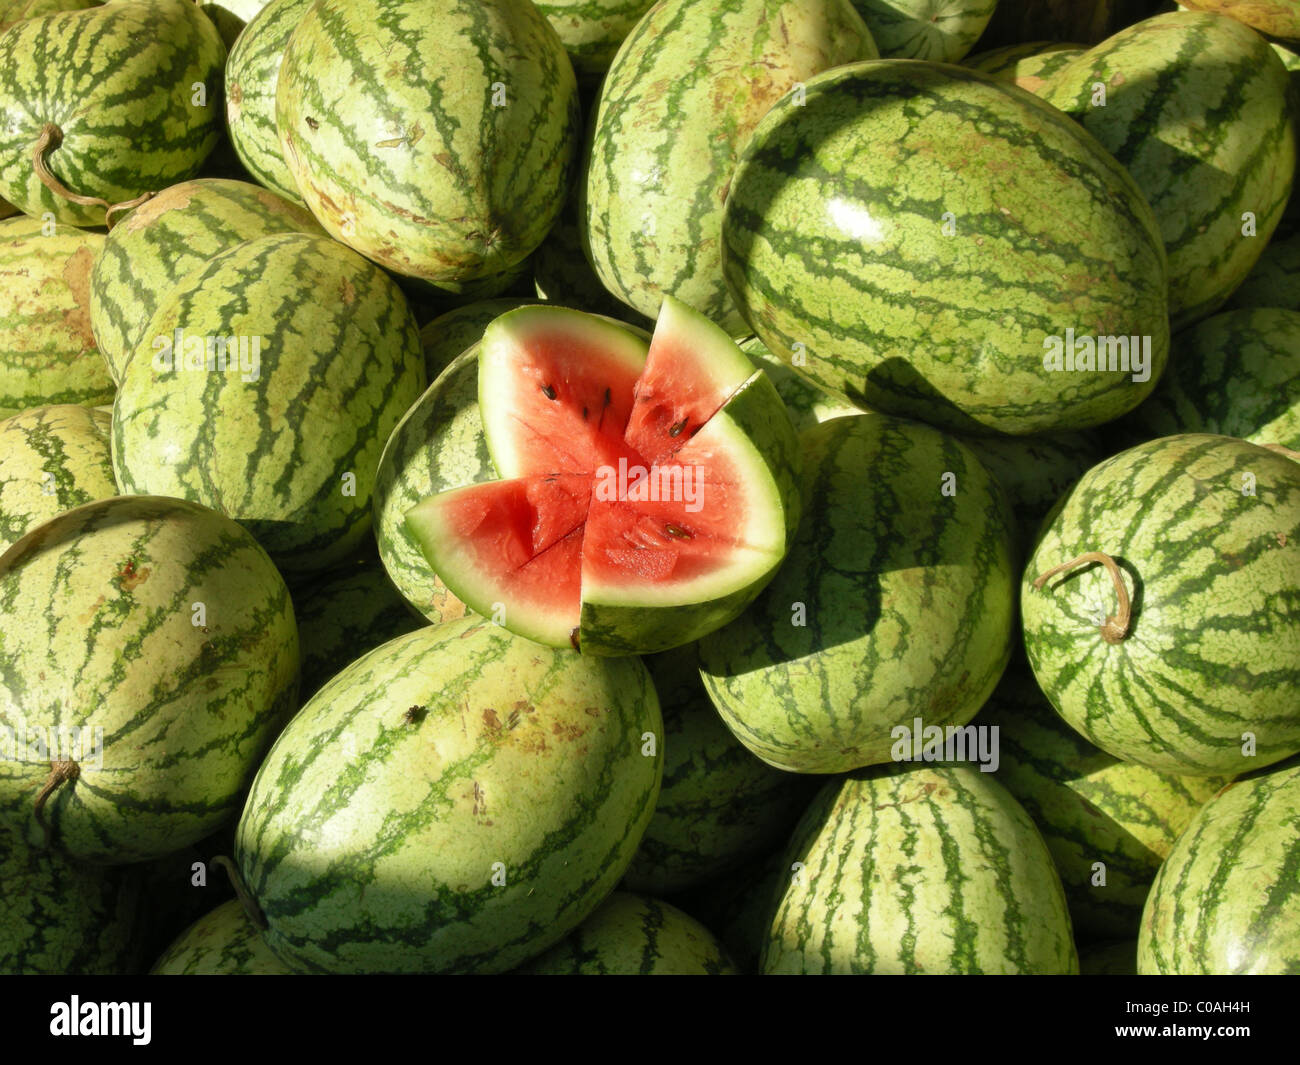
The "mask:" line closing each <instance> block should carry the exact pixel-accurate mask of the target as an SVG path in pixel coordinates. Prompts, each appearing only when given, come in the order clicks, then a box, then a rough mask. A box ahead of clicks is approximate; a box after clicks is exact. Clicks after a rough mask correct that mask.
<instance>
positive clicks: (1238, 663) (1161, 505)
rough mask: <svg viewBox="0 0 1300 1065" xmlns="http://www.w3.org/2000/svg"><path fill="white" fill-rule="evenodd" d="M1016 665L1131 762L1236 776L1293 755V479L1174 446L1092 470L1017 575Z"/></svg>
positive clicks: (1299, 555) (1201, 438) (1297, 671)
mask: <svg viewBox="0 0 1300 1065" xmlns="http://www.w3.org/2000/svg"><path fill="white" fill-rule="evenodd" d="M1020 606H1021V615H1022V618H1023V624H1024V637H1025V651H1026V653H1027V655H1028V657H1029V662H1030V664H1031V665H1032V666H1033V670H1034V675H1035V676H1036V677H1037V679H1038V683H1039V684H1040V685H1041V686H1042V689H1043V691H1044V692H1045V693H1046V694H1047V696H1048V698H1049V699H1050V700H1051V702H1052V705H1053V706H1055V707H1056V709H1057V711H1058V712H1059V713H1060V714H1061V716H1062V717H1063V718H1065V720H1066V721H1067V722H1069V723H1070V725H1072V726H1073V727H1074V728H1075V729H1077V730H1078V731H1079V732H1081V733H1082V734H1083V735H1084V736H1085V737H1087V738H1088V739H1089V740H1090V741H1091V742H1092V743H1094V744H1096V745H1097V746H1098V747H1100V748H1101V749H1102V750H1104V751H1107V752H1108V753H1110V754H1112V755H1114V756H1115V757H1117V758H1122V759H1124V760H1125V761H1128V762H1134V763H1136V764H1138V765H1144V766H1147V767H1149V768H1151V769H1155V770H1159V771H1161V772H1166V773H1175V774H1179V775H1185V776H1202V777H1210V776H1234V775H1236V774H1238V773H1242V772H1245V771H1246V770H1249V769H1253V768H1256V767H1258V766H1261V765H1268V764H1270V763H1272V762H1276V761H1278V760H1279V759H1282V758H1285V757H1287V756H1289V755H1291V754H1294V753H1295V752H1297V751H1300V713H1297V709H1296V707H1297V702H1296V693H1297V691H1300V465H1297V464H1296V463H1294V462H1292V461H1290V460H1288V459H1286V458H1284V457H1283V456H1281V455H1277V454H1274V453H1273V452H1271V451H1268V450H1266V449H1264V448H1262V447H1257V446H1255V445H1254V444H1250V443H1247V442H1246V441H1244V440H1237V439H1233V438H1231V437H1226V436H1211V435H1206V434H1182V435H1177V436H1166V437H1161V438H1160V439H1157V440H1152V441H1150V442H1148V443H1145V444H1141V445H1139V446H1138V447H1134V448H1130V449H1129V450H1127V451H1123V452H1121V453H1120V454H1118V455H1114V456H1112V457H1111V458H1109V459H1106V460H1105V461H1104V462H1102V463H1099V464H1098V465H1097V466H1094V467H1093V468H1092V469H1091V470H1089V471H1088V473H1086V474H1085V475H1084V476H1083V478H1082V479H1080V481H1079V482H1078V484H1076V485H1075V486H1074V488H1073V489H1072V490H1071V491H1070V492H1069V494H1068V495H1066V496H1065V497H1063V498H1062V499H1061V501H1060V502H1059V503H1058V504H1057V506H1056V508H1055V509H1054V511H1053V513H1052V514H1051V515H1049V516H1048V519H1047V520H1046V522H1045V524H1044V529H1043V532H1042V534H1041V536H1040V538H1039V540H1038V543H1037V545H1036V546H1035V548H1034V552H1033V554H1032V555H1031V556H1030V559H1029V561H1028V563H1027V565H1026V567H1025V575H1024V581H1023V584H1022V587H1021V595H1020Z"/></svg>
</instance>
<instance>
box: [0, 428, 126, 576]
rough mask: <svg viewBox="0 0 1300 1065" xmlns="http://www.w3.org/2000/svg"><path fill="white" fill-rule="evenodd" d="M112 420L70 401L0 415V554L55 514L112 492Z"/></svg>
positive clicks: (115, 493) (114, 483)
mask: <svg viewBox="0 0 1300 1065" xmlns="http://www.w3.org/2000/svg"><path fill="white" fill-rule="evenodd" d="M112 421H113V419H112V416H111V415H109V414H108V413H107V412H105V411H101V410H93V409H92V408H90V407H79V406H75V405H71V404H68V405H64V406H56V407H35V408H33V409H32V410H27V411H23V412H22V413H21V414H16V415H14V416H13V417H12V418H7V419H5V420H4V421H0V554H2V553H3V552H5V551H6V550H8V548H9V547H10V546H11V545H12V544H13V543H14V542H15V541H17V540H18V539H19V538H20V537H22V536H25V535H26V534H27V533H29V532H31V530H32V529H34V528H36V526H37V525H39V524H41V522H43V521H48V520H49V519H50V518H52V517H54V516H55V515H56V514H62V513H63V512H64V511H65V510H71V509H72V508H73V507H78V506H81V504H83V503H92V502H94V501H95V500H96V499H107V498H109V497H110V496H115V495H117V483H116V482H115V481H114V480H113V458H112V455H111V454H110V451H109V434H110V432H111V427H112Z"/></svg>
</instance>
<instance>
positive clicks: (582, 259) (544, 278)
mask: <svg viewBox="0 0 1300 1065" xmlns="http://www.w3.org/2000/svg"><path fill="white" fill-rule="evenodd" d="M572 202H573V201H572V200H570V205H571V204H572ZM532 266H533V291H535V292H536V293H537V296H538V298H539V299H542V300H544V301H546V302H548V303H558V304H560V305H561V306H563V307H573V308H575V309H577V310H580V311H590V312H591V313H592V314H603V315H606V316H607V317H610V318H617V319H619V320H621V321H626V322H631V323H632V324H633V325H637V326H640V327H641V328H642V329H646V330H653V329H654V322H653V321H652V320H651V319H650V318H648V317H646V316H645V315H644V314H642V313H641V312H640V311H634V310H633V309H632V308H631V307H629V306H628V305H627V304H625V303H624V302H623V301H622V300H620V299H618V298H617V297H616V296H614V295H613V294H611V293H610V292H609V290H608V289H606V288H605V286H604V285H602V284H601V281H600V278H599V277H598V276H597V275H596V272H595V271H594V270H593V269H592V268H591V264H590V263H589V262H587V259H586V255H585V253H584V252H583V249H582V230H581V227H580V225H579V223H578V220H577V217H576V211H571V210H570V209H569V207H568V206H566V208H565V211H564V214H562V215H561V216H560V220H559V221H558V222H556V223H555V225H554V226H552V227H551V231H550V232H549V233H547V234H546V239H545V240H544V241H542V243H541V246H540V247H539V248H538V249H537V251H536V252H534V253H533V258H532Z"/></svg>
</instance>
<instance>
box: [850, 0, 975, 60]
mask: <svg viewBox="0 0 1300 1065" xmlns="http://www.w3.org/2000/svg"><path fill="white" fill-rule="evenodd" d="M997 2H998V0H853V6H854V7H856V8H857V9H858V13H859V14H861V15H862V20H863V21H864V22H865V23H866V24H867V29H869V30H870V31H871V36H872V37H873V38H874V39H875V42H876V44H877V45H878V46H879V48H880V54H881V55H882V56H884V57H885V58H886V59H929V60H931V61H932V62H935V63H955V62H957V61H958V60H959V59H961V58H962V57H963V56H965V55H966V53H967V52H969V51H970V50H971V48H973V47H974V45H975V42H976V41H977V40H979V38H980V35H981V34H982V33H983V32H984V27H986V26H987V25H988V23H989V19H990V18H991V17H992V16H993V9H994V8H995V7H997Z"/></svg>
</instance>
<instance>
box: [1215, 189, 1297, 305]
mask: <svg viewBox="0 0 1300 1065" xmlns="http://www.w3.org/2000/svg"><path fill="white" fill-rule="evenodd" d="M1293 198H1294V197H1293ZM1284 221H1285V220H1284ZM1226 306H1227V307H1228V308H1229V309H1232V310H1236V309H1237V308H1239V307H1274V308H1279V309H1282V310H1287V311H1300V231H1296V232H1293V233H1290V234H1289V235H1287V236H1285V237H1283V236H1282V230H1281V227H1279V228H1278V230H1277V232H1275V233H1274V234H1273V239H1272V240H1270V241H1269V242H1268V247H1266V248H1265V249H1264V252H1263V254H1262V255H1260V257H1259V258H1258V259H1257V260H1256V262H1255V265H1254V266H1253V267H1252V268H1251V271H1250V273H1248V274H1247V275H1246V280H1244V281H1243V282H1242V283H1241V285H1240V286H1239V287H1238V288H1237V289H1236V291H1234V292H1233V294H1232V296H1231V297H1230V298H1229V300H1228V302H1227V304H1226Z"/></svg>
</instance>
